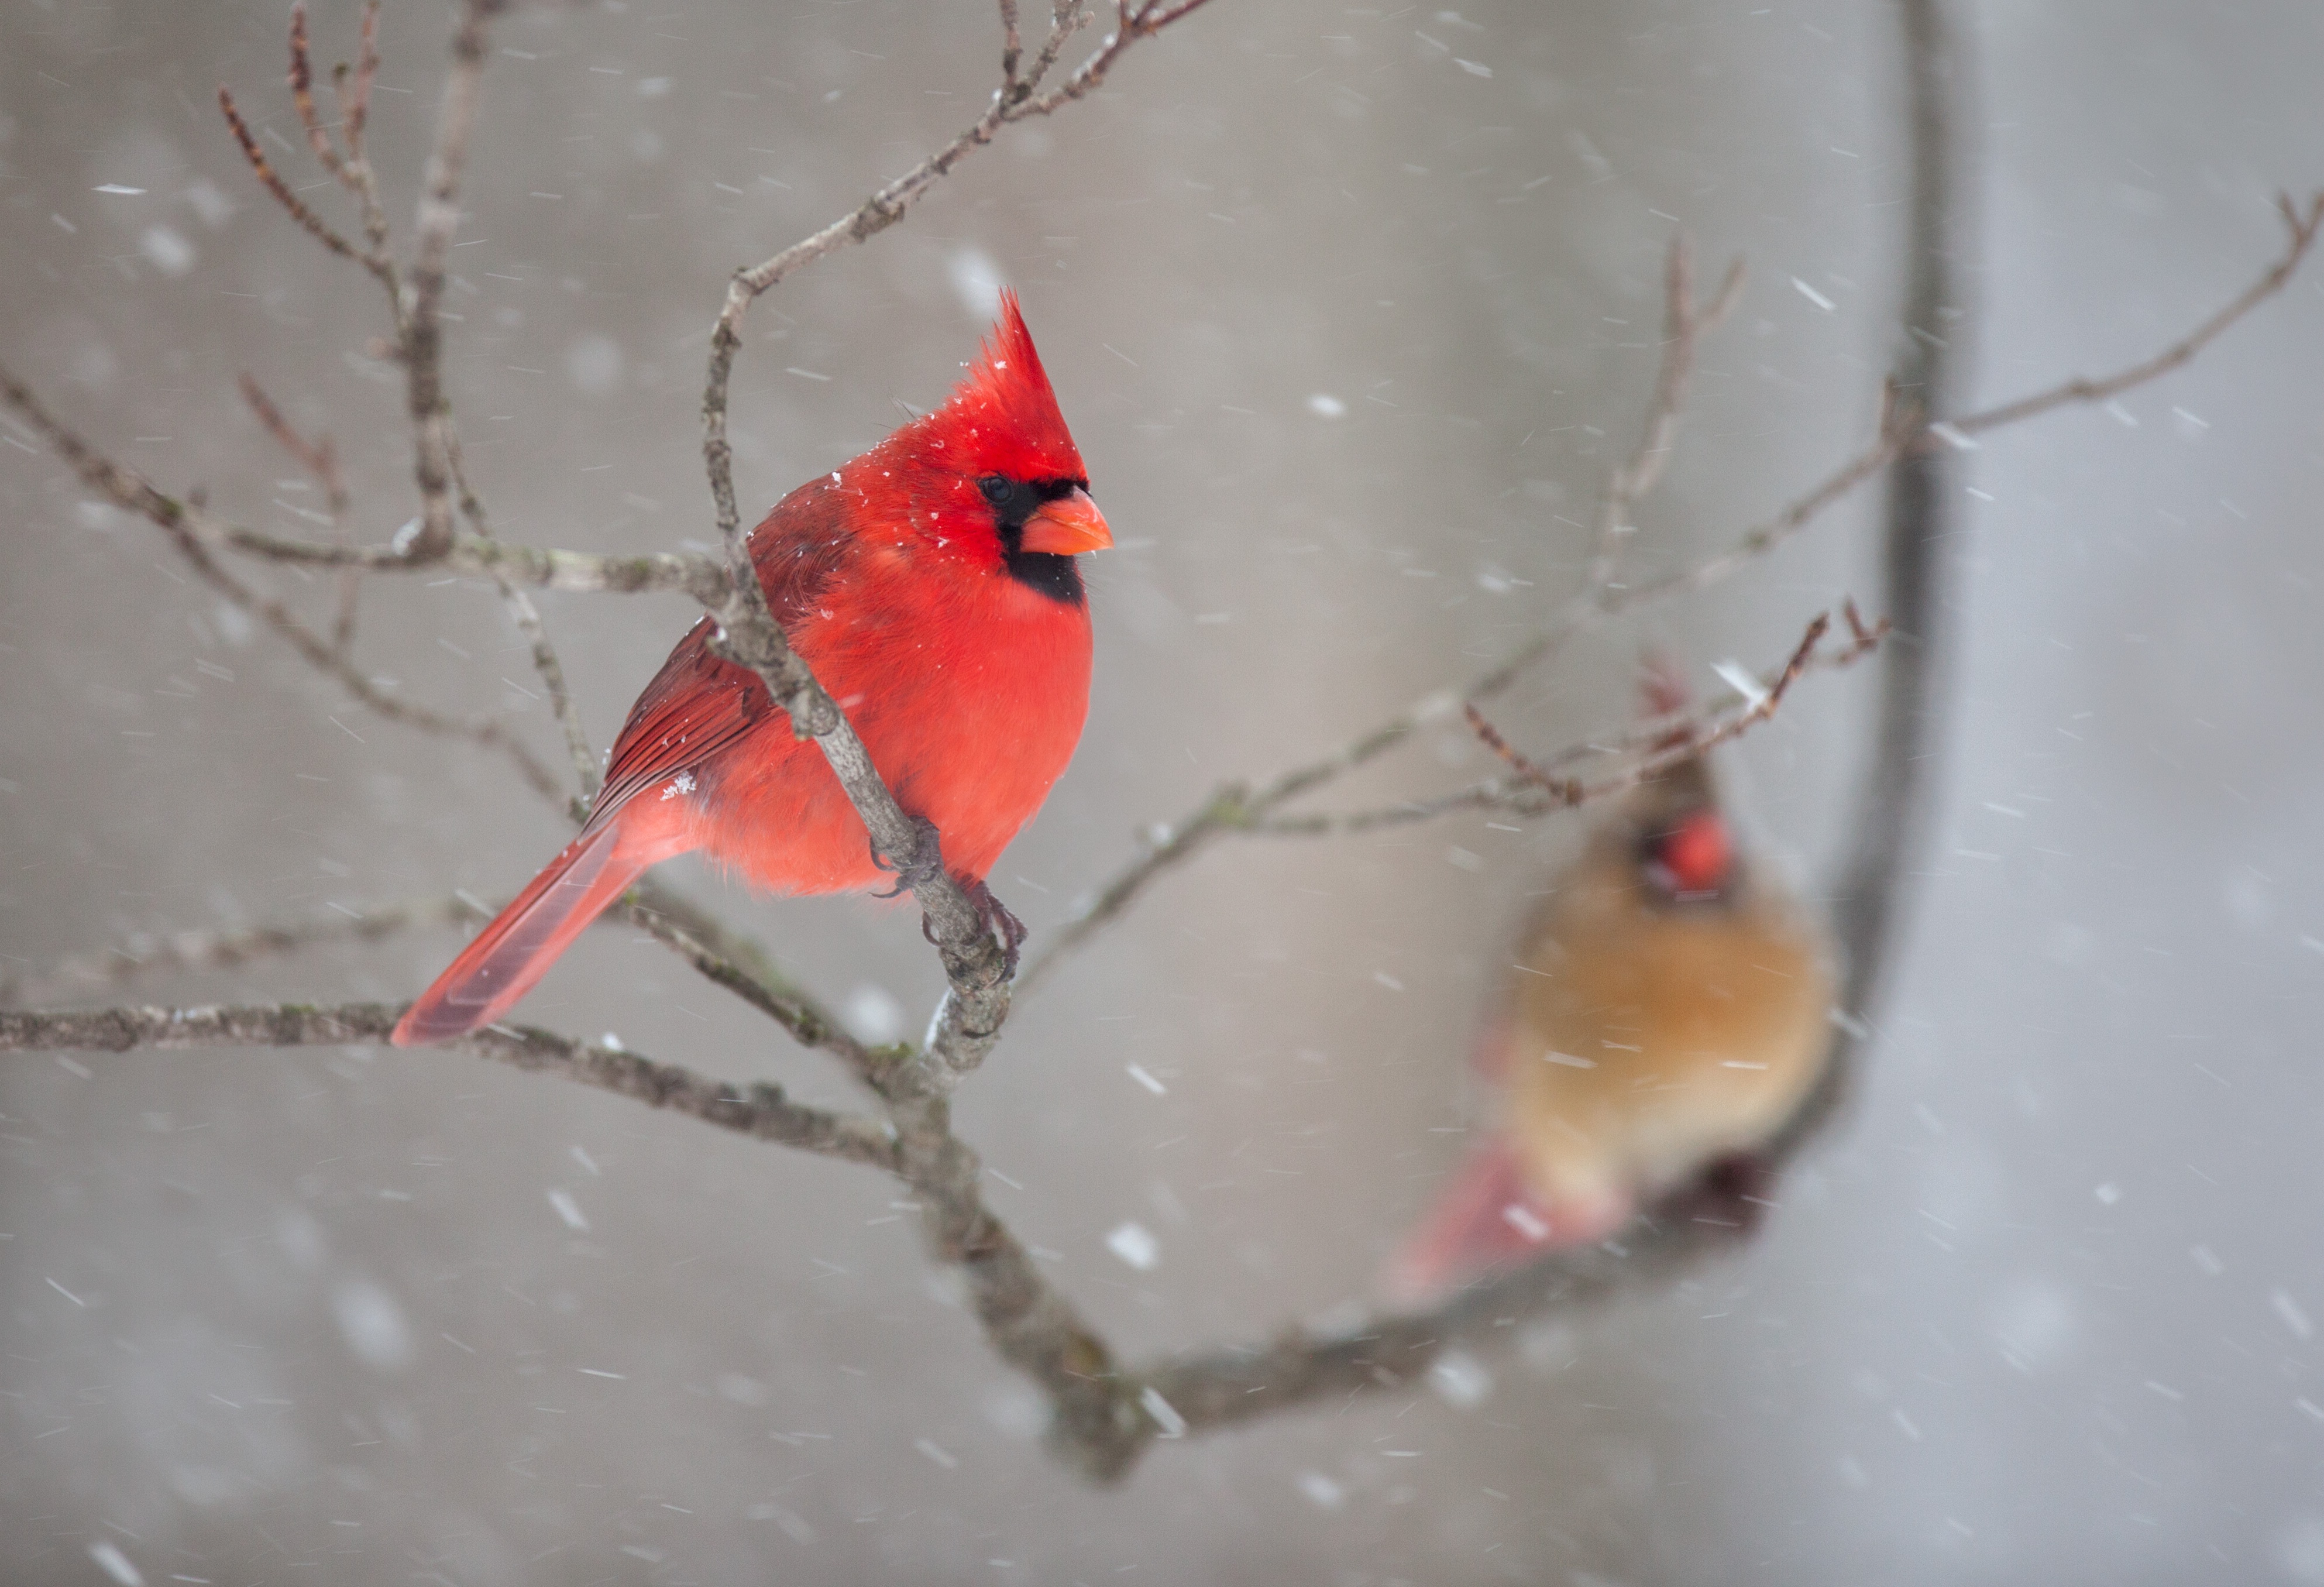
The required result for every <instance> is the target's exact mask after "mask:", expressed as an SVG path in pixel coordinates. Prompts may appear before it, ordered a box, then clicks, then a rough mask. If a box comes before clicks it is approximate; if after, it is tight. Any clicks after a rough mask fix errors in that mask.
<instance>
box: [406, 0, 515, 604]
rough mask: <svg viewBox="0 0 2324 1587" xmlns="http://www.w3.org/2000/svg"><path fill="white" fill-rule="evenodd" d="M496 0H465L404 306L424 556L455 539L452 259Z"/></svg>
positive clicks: (435, 554)
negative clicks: (448, 297) (449, 347)
mask: <svg viewBox="0 0 2324 1587" xmlns="http://www.w3.org/2000/svg"><path fill="white" fill-rule="evenodd" d="M492 10H493V0H465V3H464V4H463V5H462V6H461V8H460V25H459V27H458V28H457V30H455V32H453V35H452V69H451V70H450V71H449V72H447V73H446V74H445V78H444V98H443V103H442V104H441V106H439V107H438V111H437V116H436V143H435V147H434V148H433V149H431V150H430V151H429V155H428V169H427V172H426V174H425V176H424V177H423V179H422V181H421V191H420V212H419V217H418V219H417V220H416V221H415V222H414V225H413V231H414V233H415V235H416V237H417V241H416V242H415V244H414V245H413V251H412V258H411V278H410V287H409V292H410V301H409V303H408V304H407V305H406V306H405V308H404V310H403V314H402V332H403V342H402V349H401V351H402V355H403V378H404V389H405V393H406V396H407V399H408V405H409V408H410V415H411V430H412V476H413V478H414V479H415V480H416V481H417V482H418V484H419V486H420V538H419V540H417V541H416V542H415V543H414V545H413V547H412V553H413V555H414V556H415V557H416V558H420V559H423V560H424V559H430V558H439V557H441V556H443V555H444V553H445V552H446V551H447V550H449V549H451V545H452V534H453V530H452V464H451V457H450V451H451V443H450V440H449V420H448V417H447V414H448V406H447V402H446V401H445V397H444V328H443V322H442V320H441V319H440V318H438V314H439V311H440V309H441V308H442V305H443V300H444V276H445V261H446V259H447V257H448V256H449V255H450V253H451V248H452V235H453V234H454V233H455V232H456V231H457V230H458V229H459V226H460V202H459V199H460V178H461V176H462V174H463V173H464V172H465V171H466V169H467V163H468V139H469V137H470V135H471V134H473V133H474V132H475V125H476V100H477V97H478V96H479V94H480V93H481V91H482V88H483V78H484V22H485V18H486V17H487V15H488V14H490V13H491V11H492Z"/></svg>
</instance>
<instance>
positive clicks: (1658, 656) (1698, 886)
mask: <svg viewBox="0 0 2324 1587" xmlns="http://www.w3.org/2000/svg"><path fill="white" fill-rule="evenodd" d="M1639 694H1640V700H1639V704H1640V706H1641V709H1642V712H1643V714H1644V715H1646V717H1647V718H1648V719H1650V720H1651V719H1653V718H1655V717H1661V716H1670V717H1675V716H1677V715H1680V714H1681V713H1683V712H1684V711H1685V710H1686V708H1687V706H1688V703H1689V700H1690V697H1691V691H1690V690H1689V689H1688V687H1687V684H1686V674H1685V672H1684V671H1683V670H1682V669H1680V667H1679V666H1678V664H1677V662H1676V661H1674V660H1673V659H1672V658H1671V657H1669V656H1668V655H1666V654H1664V653H1662V652H1659V651H1656V652H1651V653H1649V654H1648V656H1647V657H1646V665H1645V667H1644V669H1643V673H1642V676H1641V678H1640V683H1639ZM1683 742H1684V734H1683V731H1682V730H1677V729H1674V734H1673V737H1672V738H1671V739H1669V740H1666V741H1665V743H1683ZM1625 816H1626V817H1627V820H1626V823H1625V824H1626V826H1627V827H1628V845H1629V850H1630V863H1631V864H1632V865H1633V866H1634V867H1635V868H1636V870H1637V875H1638V877H1639V879H1640V881H1642V882H1643V883H1644V885H1645V887H1646V893H1647V896H1648V897H1649V898H1650V899H1651V900H1654V901H1655V902H1656V903H1659V904H1664V905H1692V904H1706V903H1717V902H1720V901H1722V900H1726V899H1727V898H1728V897H1729V894H1730V892H1731V891H1732V890H1733V888H1734V886H1735V883H1736V880H1737V872H1738V871H1739V870H1740V868H1741V864H1742V859H1741V856H1740V855H1739V854H1738V853H1737V852H1736V843H1735V833H1734V829H1733V827H1732V826H1729V823H1728V820H1727V817H1726V814H1725V813H1724V811H1722V810H1721V809H1720V801H1719V787H1718V784H1717V782H1716V781H1715V780H1713V779H1712V777H1711V764H1710V762H1709V761H1706V760H1705V759H1703V757H1701V755H1690V756H1688V757H1687V758H1686V759H1685V760H1683V761H1680V762H1679V763H1678V764H1676V765H1675V766H1673V767H1670V768H1669V769H1668V770H1665V771H1664V772H1663V773H1662V774H1661V775H1659V776H1657V777H1654V778H1651V779H1649V780H1647V781H1646V783H1644V784H1643V785H1642V786H1640V788H1639V789H1637V792H1636V793H1634V794H1632V795H1631V796H1630V801H1629V806H1628V809H1627V811H1626V812H1625Z"/></svg>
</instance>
